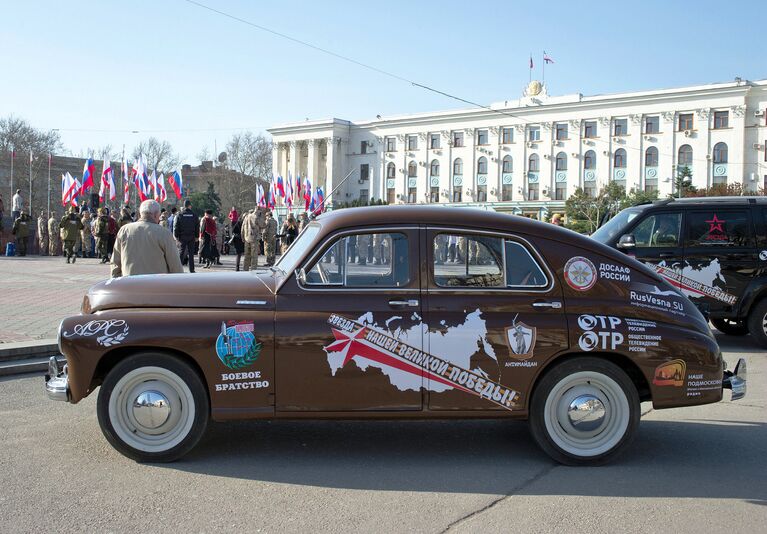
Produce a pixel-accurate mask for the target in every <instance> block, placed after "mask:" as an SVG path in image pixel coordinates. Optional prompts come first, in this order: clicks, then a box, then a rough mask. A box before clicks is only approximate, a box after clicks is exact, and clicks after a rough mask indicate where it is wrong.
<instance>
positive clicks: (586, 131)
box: [583, 121, 597, 139]
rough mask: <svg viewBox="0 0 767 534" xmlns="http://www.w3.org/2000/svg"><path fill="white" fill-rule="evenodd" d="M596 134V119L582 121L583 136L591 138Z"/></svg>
mask: <svg viewBox="0 0 767 534" xmlns="http://www.w3.org/2000/svg"><path fill="white" fill-rule="evenodd" d="M596 136H597V121H586V122H584V123H583V137H585V138H587V139H593V138H594V137H596Z"/></svg>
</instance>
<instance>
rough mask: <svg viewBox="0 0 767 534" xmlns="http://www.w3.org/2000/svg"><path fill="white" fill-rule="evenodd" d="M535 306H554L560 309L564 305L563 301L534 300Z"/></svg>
mask: <svg viewBox="0 0 767 534" xmlns="http://www.w3.org/2000/svg"><path fill="white" fill-rule="evenodd" d="M533 307H534V308H554V309H555V310H558V309H559V308H561V307H562V303H561V302H557V301H554V302H533Z"/></svg>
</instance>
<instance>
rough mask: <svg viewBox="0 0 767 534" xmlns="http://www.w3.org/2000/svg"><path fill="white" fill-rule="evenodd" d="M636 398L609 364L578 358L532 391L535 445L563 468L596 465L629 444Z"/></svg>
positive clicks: (636, 423) (636, 417) (636, 420)
mask: <svg viewBox="0 0 767 534" xmlns="http://www.w3.org/2000/svg"><path fill="white" fill-rule="evenodd" d="M639 416H640V411H639V394H638V393H637V390H636V387H635V386H634V384H633V382H632V381H631V379H630V378H629V377H628V375H626V373H625V372H624V371H623V370H622V369H621V368H620V367H618V366H617V365H615V364H614V363H611V362H608V361H605V360H601V359H599V358H593V357H581V358H577V359H574V360H569V361H567V362H565V363H562V364H560V365H558V366H556V367H555V368H554V369H552V370H551V371H550V372H548V373H547V374H546V375H545V376H544V377H543V378H542V379H541V381H540V382H539V383H538V385H537V386H536V387H535V391H534V392H533V397H532V400H531V404H530V429H531V431H532V434H533V437H534V438H535V441H536V442H538V445H540V447H541V448H542V449H543V450H544V452H546V454H548V455H549V456H551V457H552V458H553V459H554V460H556V461H557V462H560V463H563V464H566V465H600V464H603V463H606V462H608V461H610V460H612V459H613V458H614V457H615V456H617V455H618V454H619V453H620V452H622V451H623V450H624V449H625V448H626V447H627V446H628V445H629V443H631V440H632V439H633V438H634V435H635V434H636V431H637V427H638V426H639Z"/></svg>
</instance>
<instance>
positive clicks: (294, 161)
mask: <svg viewBox="0 0 767 534" xmlns="http://www.w3.org/2000/svg"><path fill="white" fill-rule="evenodd" d="M289 146H290V149H289V150H290V162H289V165H288V172H289V173H290V175H291V176H293V177H295V176H296V174H298V151H299V148H298V142H297V141H290V145H289ZM294 179H295V178H294Z"/></svg>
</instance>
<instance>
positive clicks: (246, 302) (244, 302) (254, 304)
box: [237, 300, 266, 306]
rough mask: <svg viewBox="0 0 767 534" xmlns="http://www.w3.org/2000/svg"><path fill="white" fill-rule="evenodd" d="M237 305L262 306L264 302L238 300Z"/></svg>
mask: <svg viewBox="0 0 767 534" xmlns="http://www.w3.org/2000/svg"><path fill="white" fill-rule="evenodd" d="M237 304H238V305H240V306H264V305H266V301H265V300H238V301H237Z"/></svg>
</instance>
